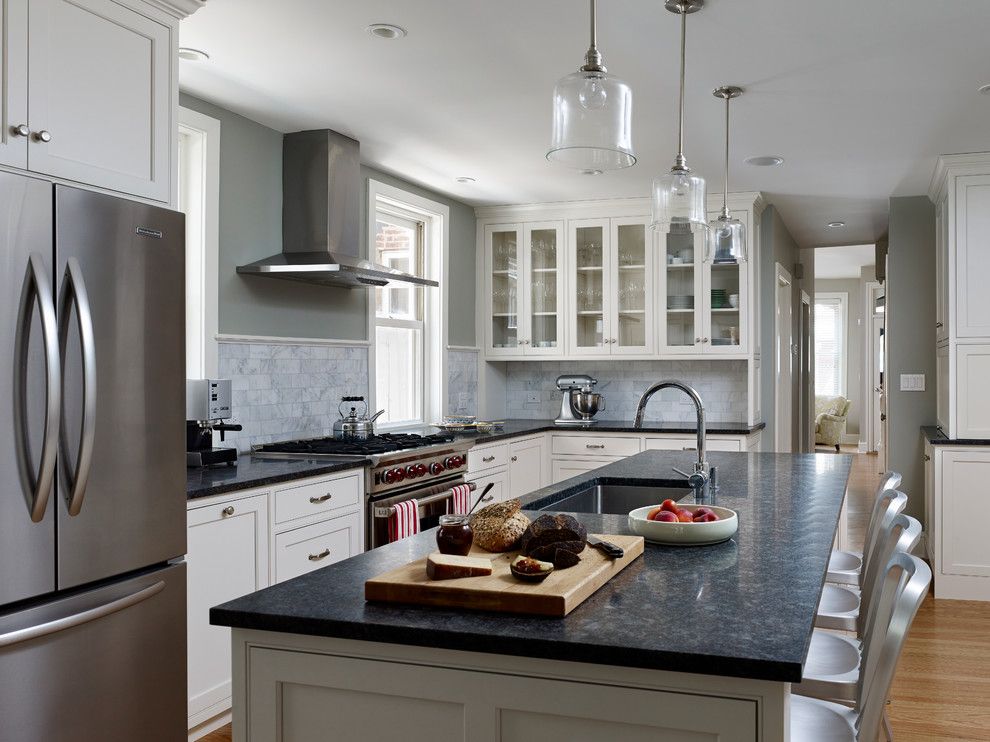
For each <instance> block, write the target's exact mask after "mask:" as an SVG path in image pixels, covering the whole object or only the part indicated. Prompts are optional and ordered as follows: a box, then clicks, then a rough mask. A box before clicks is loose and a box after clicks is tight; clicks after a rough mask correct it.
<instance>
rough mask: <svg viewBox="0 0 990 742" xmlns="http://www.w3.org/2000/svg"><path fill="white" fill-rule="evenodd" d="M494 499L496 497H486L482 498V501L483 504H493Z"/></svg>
mask: <svg viewBox="0 0 990 742" xmlns="http://www.w3.org/2000/svg"><path fill="white" fill-rule="evenodd" d="M494 499H495V495H485V496H484V497H482V498H481V501H482V502H491V501H492V500H494Z"/></svg>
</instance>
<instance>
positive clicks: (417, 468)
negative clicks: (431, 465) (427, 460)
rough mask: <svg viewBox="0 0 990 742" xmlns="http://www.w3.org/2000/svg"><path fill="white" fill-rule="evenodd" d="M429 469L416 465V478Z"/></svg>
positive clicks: (422, 465)
mask: <svg viewBox="0 0 990 742" xmlns="http://www.w3.org/2000/svg"><path fill="white" fill-rule="evenodd" d="M428 471H429V469H427V468H426V464H416V476H417V477H422V476H423V475H425V474H426V472H428Z"/></svg>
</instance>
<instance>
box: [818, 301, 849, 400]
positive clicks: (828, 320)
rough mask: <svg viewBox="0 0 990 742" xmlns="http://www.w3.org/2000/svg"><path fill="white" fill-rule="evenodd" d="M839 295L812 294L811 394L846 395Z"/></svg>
mask: <svg viewBox="0 0 990 742" xmlns="http://www.w3.org/2000/svg"><path fill="white" fill-rule="evenodd" d="M847 300H848V296H847V294H845V293H840V292H835V293H831V292H818V293H816V294H815V394H816V395H821V396H828V397H837V396H840V395H841V396H846V334H847V332H846V302H847Z"/></svg>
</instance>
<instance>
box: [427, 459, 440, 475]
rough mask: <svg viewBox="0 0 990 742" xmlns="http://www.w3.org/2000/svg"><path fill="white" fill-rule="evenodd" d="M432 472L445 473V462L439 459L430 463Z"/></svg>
mask: <svg viewBox="0 0 990 742" xmlns="http://www.w3.org/2000/svg"><path fill="white" fill-rule="evenodd" d="M430 474H434V475H435V474H443V464H441V463H440V462H439V461H434V462H433V463H432V464H430Z"/></svg>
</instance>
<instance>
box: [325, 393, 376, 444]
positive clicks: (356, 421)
mask: <svg viewBox="0 0 990 742" xmlns="http://www.w3.org/2000/svg"><path fill="white" fill-rule="evenodd" d="M352 402H354V403H358V404H360V405H361V410H360V411H358V408H357V405H355V406H352V407H351V409H350V412H348V414H346V415H345V414H344V406H345V405H347V404H350V403H352ZM337 412H339V413H340V419H339V420H335V421H334V423H333V437H334V438H337V439H339V440H343V441H363V440H365V439H367V438H370V437H371V436H373V435H374V434H375V420H377V419H378V418H379V417H381V416H382V415H384V414H385V410H378V412H376V413H375V414H374V415H372V416H371V417H368V403H367V402H366V401H365V400H364V397H341V398H340V404H338V405H337Z"/></svg>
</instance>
